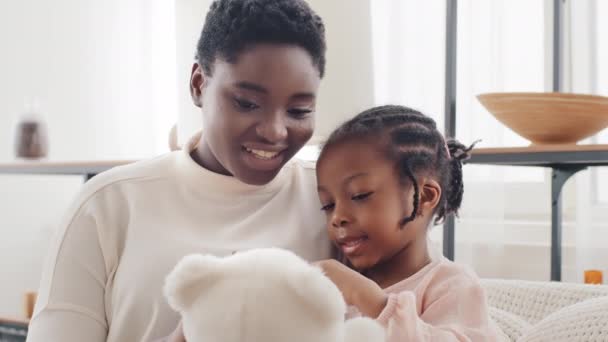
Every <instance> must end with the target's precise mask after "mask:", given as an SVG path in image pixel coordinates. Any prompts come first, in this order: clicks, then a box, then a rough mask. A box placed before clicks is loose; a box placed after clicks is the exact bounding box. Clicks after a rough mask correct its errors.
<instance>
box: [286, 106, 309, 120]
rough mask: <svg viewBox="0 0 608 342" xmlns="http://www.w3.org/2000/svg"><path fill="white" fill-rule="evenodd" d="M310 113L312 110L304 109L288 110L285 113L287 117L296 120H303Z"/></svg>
mask: <svg viewBox="0 0 608 342" xmlns="http://www.w3.org/2000/svg"><path fill="white" fill-rule="evenodd" d="M312 112H313V111H312V109H304V108H293V109H289V110H288V111H287V113H289V115H290V116H291V117H294V118H296V119H300V118H303V117H305V116H307V115H308V114H310V113H312Z"/></svg>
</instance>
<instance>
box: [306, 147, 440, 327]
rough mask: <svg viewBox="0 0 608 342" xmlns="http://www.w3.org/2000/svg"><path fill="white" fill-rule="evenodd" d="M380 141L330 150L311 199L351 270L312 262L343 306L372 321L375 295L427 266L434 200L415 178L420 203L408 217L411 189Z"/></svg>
mask: <svg viewBox="0 0 608 342" xmlns="http://www.w3.org/2000/svg"><path fill="white" fill-rule="evenodd" d="M378 141H379V139H377V138H376V139H374V138H366V139H350V140H346V141H344V142H341V143H338V144H336V145H332V146H330V147H329V148H328V149H327V150H325V151H324V153H323V154H322V155H321V158H320V159H319V160H318V162H317V179H318V184H319V185H318V186H319V188H318V190H319V191H318V192H319V198H320V200H321V204H322V206H323V210H324V211H325V212H326V214H327V231H328V234H329V237H330V240H331V241H332V242H333V243H334V245H335V246H336V247H337V248H339V249H341V250H342V252H343V253H344V254H345V256H346V258H347V259H348V261H349V262H350V264H351V265H352V266H353V267H354V269H355V270H352V269H350V268H348V267H347V266H345V265H343V264H341V263H339V262H337V261H335V260H326V261H322V262H320V263H318V265H319V266H320V267H321V268H323V270H324V271H325V273H326V275H327V276H328V277H329V278H330V279H332V281H333V282H334V283H335V284H336V285H337V286H338V288H339V289H340V290H341V292H342V293H343V295H344V298H345V301H346V302H347V304H349V305H354V306H356V307H357V308H358V309H359V310H360V311H361V313H363V314H364V315H365V316H368V317H372V318H376V317H378V315H379V314H380V313H381V312H382V310H383V309H384V307H385V305H386V301H387V296H386V295H385V294H384V292H383V291H382V289H384V288H387V287H389V286H391V285H393V284H396V283H398V282H399V281H401V280H403V279H406V278H408V277H410V276H411V275H413V274H415V273H416V272H418V271H419V270H420V269H422V268H423V267H424V266H425V265H427V264H428V263H429V262H430V261H431V260H430V256H429V253H428V250H427V232H428V227H429V224H430V222H431V219H432V218H433V215H434V212H435V208H436V207H437V204H438V203H439V200H440V198H441V187H440V186H439V184H438V183H437V181H435V180H434V179H433V178H432V177H430V176H424V175H416V178H417V181H418V185H419V189H420V202H419V207H418V212H417V213H416V218H415V219H414V220H413V221H411V222H408V223H407V224H406V225H405V226H401V225H400V220H401V219H403V218H404V217H408V216H410V215H411V213H412V211H413V207H414V204H413V196H414V188H413V186H412V185H411V183H410V182H406V183H405V184H404V182H403V181H402V180H401V179H400V178H399V173H398V170H397V169H396V167H395V162H394V161H392V160H390V159H388V158H387V157H386V156H385V154H384V152H383V150H382V149H380V148H379V147H380V146H378V145H379V142H378Z"/></svg>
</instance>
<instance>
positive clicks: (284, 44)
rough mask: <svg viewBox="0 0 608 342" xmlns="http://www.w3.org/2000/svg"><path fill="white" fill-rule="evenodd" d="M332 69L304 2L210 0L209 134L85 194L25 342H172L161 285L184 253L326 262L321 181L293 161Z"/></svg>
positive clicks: (96, 183) (66, 228) (200, 61)
mask: <svg viewBox="0 0 608 342" xmlns="http://www.w3.org/2000/svg"><path fill="white" fill-rule="evenodd" d="M324 66H325V37H324V27H323V23H322V22H321V19H320V18H319V17H318V16H317V15H316V14H315V13H314V12H313V11H312V10H311V9H310V8H309V7H308V5H307V4H306V3H305V2H304V1H303V0H217V1H215V2H214V3H213V4H212V5H211V8H210V11H209V13H208V15H207V19H206V22H205V26H204V28H203V31H202V34H201V37H200V40H199V43H198V46H197V58H196V63H194V65H193V67H192V72H191V81H190V92H191V94H192V99H193V102H194V104H195V105H196V106H198V107H200V108H201V110H202V116H203V125H204V128H205V133H204V134H203V135H202V137H201V138H200V139H199V140H196V139H195V140H193V141H192V142H191V143H190V144H188V145H187V146H186V147H185V148H184V149H183V150H182V151H177V152H173V153H170V154H167V155H163V156H160V157H158V158H156V159H153V160H148V161H143V162H139V163H136V164H133V165H129V166H125V167H120V168H116V169H113V170H111V171H109V172H106V173H103V174H100V175H98V176H96V177H95V178H93V179H92V180H91V181H90V182H89V183H87V184H86V186H85V188H84V189H83V191H82V192H81V194H80V195H79V196H78V198H77V199H76V201H75V203H74V204H73V206H72V208H71V209H70V210H69V212H68V213H67V215H66V216H65V219H64V221H63V223H62V224H61V226H60V229H59V232H58V235H57V238H56V239H55V241H53V242H52V246H51V254H50V256H49V258H48V260H47V264H46V266H45V271H44V274H43V277H42V281H41V286H40V290H39V297H38V302H37V304H36V310H35V313H34V317H33V319H32V321H31V324H30V331H29V335H28V341H29V342H38V341H62V342H72V341H74V342H76V341H78V342H81V341H93V342H95V341H120V342H122V341H145V340H150V339H157V338H161V337H163V336H167V335H169V334H171V332H172V331H174V330H175V327H176V326H177V325H178V321H179V315H178V314H177V313H175V312H173V311H172V310H171V309H170V308H169V307H168V305H167V303H166V301H165V299H164V297H163V295H162V286H163V282H164V278H165V276H166V275H167V274H168V272H169V271H170V270H171V269H172V267H173V266H174V265H175V264H176V262H177V261H178V260H179V259H180V258H181V257H183V256H184V255H186V254H190V253H213V254H216V255H219V256H222V255H229V254H231V253H233V252H235V251H238V250H244V249H250V248H256V247H269V246H277V247H282V248H287V249H290V250H292V251H294V252H296V253H297V254H299V255H301V256H303V257H304V258H306V259H308V260H319V259H324V258H327V257H329V251H330V247H329V242H328V241H327V238H326V236H325V234H324V232H323V225H324V223H323V217H322V216H321V211H320V210H319V205H318V199H317V198H316V184H315V180H314V170H313V169H312V167H311V166H307V165H305V164H303V163H302V162H299V161H290V159H291V158H292V157H293V156H294V155H295V154H296V152H298V150H299V149H300V148H301V147H302V146H304V144H305V143H306V142H307V141H308V139H309V138H310V137H311V136H312V133H313V128H314V111H315V99H316V94H317V90H318V87H319V83H320V80H321V78H322V76H323V72H324ZM176 331H177V333H176V334H175V336H178V335H179V329H177V330H176ZM175 336H174V337H175Z"/></svg>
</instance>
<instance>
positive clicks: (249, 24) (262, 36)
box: [196, 0, 326, 77]
mask: <svg viewBox="0 0 608 342" xmlns="http://www.w3.org/2000/svg"><path fill="white" fill-rule="evenodd" d="M259 43H277V44H289V45H294V46H299V47H301V48H303V49H304V50H306V51H307V52H308V53H309V54H310V56H311V58H312V61H313V64H314V65H315V66H316V67H317V68H318V70H319V76H320V77H323V75H324V72H325V50H326V47H325V27H324V25H323V21H322V20H321V18H320V17H319V16H318V15H316V14H315V12H313V10H312V9H311V8H310V7H309V6H308V4H307V3H306V2H305V1H304V0H215V1H214V2H213V3H212V4H211V7H210V8H209V12H208V14H207V18H206V21H205V25H204V27H203V31H202V33H201V36H200V38H199V41H198V45H197V51H196V59H197V60H198V63H199V64H200V65H201V66H202V67H203V70H204V72H205V74H206V75H209V76H210V75H212V73H213V63H214V62H215V60H216V59H217V58H221V59H224V60H226V61H228V62H231V63H232V62H234V61H235V60H236V59H237V57H238V55H239V53H241V52H242V51H243V50H245V49H247V48H248V47H251V46H252V45H255V44H259Z"/></svg>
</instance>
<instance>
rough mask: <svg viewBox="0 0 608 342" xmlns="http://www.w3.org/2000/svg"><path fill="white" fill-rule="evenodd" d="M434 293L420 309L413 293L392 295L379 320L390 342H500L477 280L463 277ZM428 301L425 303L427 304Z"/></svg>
mask: <svg viewBox="0 0 608 342" xmlns="http://www.w3.org/2000/svg"><path fill="white" fill-rule="evenodd" d="M439 287H440V289H439V290H437V291H431V293H430V294H429V296H428V298H425V299H424V300H423V301H422V302H423V304H422V306H426V307H422V308H421V309H418V308H417V300H416V295H415V294H414V292H411V291H404V292H400V293H397V294H391V295H389V299H388V303H387V305H386V307H385V309H384V310H383V311H382V313H381V314H380V316H379V317H378V321H379V322H380V323H381V324H383V325H384V326H385V327H386V328H387V342H401V341H446V342H447V341H484V342H485V341H497V340H499V339H500V337H499V336H500V335H499V334H498V332H497V330H496V329H495V327H494V326H493V324H492V323H491V320H490V318H489V315H488V312H487V306H486V300H485V294H484V291H483V289H482V288H481V286H480V285H479V284H478V283H476V282H475V281H474V280H472V279H470V278H468V277H465V276H462V277H458V279H452V280H449V281H447V283H446V284H442V285H441V286H439ZM424 302H426V303H424Z"/></svg>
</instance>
